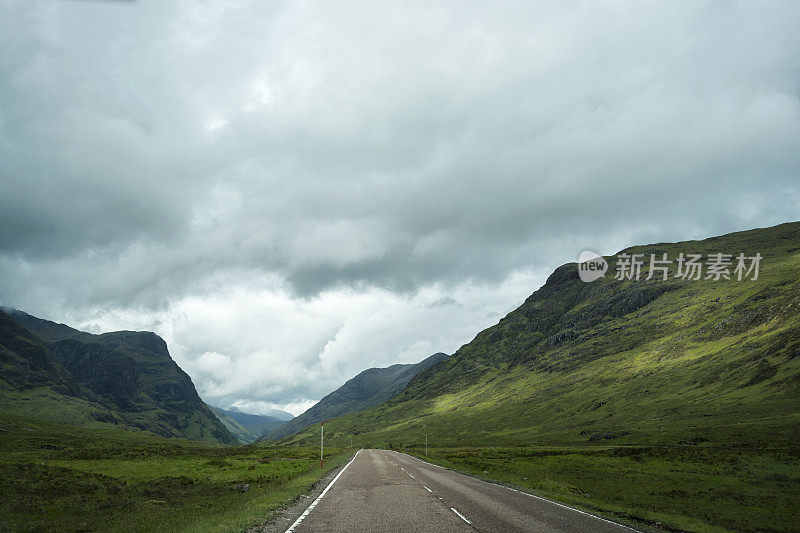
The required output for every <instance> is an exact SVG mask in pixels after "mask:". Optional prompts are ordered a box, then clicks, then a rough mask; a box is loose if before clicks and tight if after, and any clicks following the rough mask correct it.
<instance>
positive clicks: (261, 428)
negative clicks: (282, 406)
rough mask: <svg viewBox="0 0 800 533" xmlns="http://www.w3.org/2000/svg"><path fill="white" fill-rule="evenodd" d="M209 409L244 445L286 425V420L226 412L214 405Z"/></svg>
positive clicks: (232, 411) (235, 411)
mask: <svg viewBox="0 0 800 533" xmlns="http://www.w3.org/2000/svg"><path fill="white" fill-rule="evenodd" d="M208 408H209V409H211V412H212V413H214V414H215V415H217V418H219V420H220V422H222V423H223V424H224V425H225V427H226V428H228V431H230V432H231V433H232V434H233V436H234V437H236V438H237V439H238V440H239V442H241V443H242V444H248V443H251V442H253V441H256V440H258V438H259V437H260V436H261V435H262V434H264V433H265V432H268V431H272V430H274V429H276V428H279V427H280V426H282V425H283V424H285V423H286V420H280V419H278V418H275V417H274V416H266V415H254V414H250V413H243V412H241V411H238V410H235V409H230V410H225V409H221V408H219V407H214V406H213V405H209V406H208ZM287 414H288V413H287Z"/></svg>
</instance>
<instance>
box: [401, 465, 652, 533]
mask: <svg viewBox="0 0 800 533" xmlns="http://www.w3.org/2000/svg"><path fill="white" fill-rule="evenodd" d="M398 453H400V452H398ZM402 455H406V454H402ZM406 457H410V458H412V459H416V460H417V461H419V462H420V463H425V464H426V465H431V466H435V467H436V468H441V469H443V470H450V471H452V472H456V471H455V470H452V469H450V468H445V467H443V466H439V465H435V464H433V463H429V462H428V461H423V460H422V459H420V458H419V457H414V456H413V455H406ZM456 473H457V474H461V472H456ZM461 475H462V476H467V477H473V476H469V475H468V474H461ZM475 479H478V478H475ZM479 481H484V480H482V479H481V480H479ZM486 483H489V484H490V485H494V486H495V487H500V488H503V489H507V490H511V491H514V492H518V493H520V494H524V495H525V496H530V497H531V498H536V499H537V500H542V501H543V502H548V503H552V504H553V505H557V506H559V507H563V508H564V509H569V510H570V511H575V512H576V513H580V514H582V515H586V516H591V517H592V518H596V519H598V520H602V521H603V522H608V523H609V524H614V525H615V526H619V527H624V528H625V529H630V530H631V531H636V532H637V533H639V530H638V529H634V528H632V527H630V526H626V525H625V524H620V523H619V522H614V521H613V520H609V519H607V518H603V517H600V516H597V515H593V514H592V513H587V512H586V511H581V510H580V509H575V508H574V507H570V506H569V505H564V504H563V503H558V502H555V501H553V500H549V499H547V498H543V497H541V496H536V495H535V494H531V493H529V492H525V491H522V490H517V489H512V488H511V487H506V486H505V485H500V484H499V483H493V482H491V481H486ZM439 499H440V500H441V498H439ZM453 511H455V509H453ZM456 512H458V511H456ZM459 516H460V515H459Z"/></svg>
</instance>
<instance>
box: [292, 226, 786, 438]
mask: <svg viewBox="0 0 800 533" xmlns="http://www.w3.org/2000/svg"><path fill="white" fill-rule="evenodd" d="M623 252H625V253H627V254H634V253H635V254H638V253H642V254H645V256H644V257H646V258H647V260H649V257H650V254H655V256H656V257H657V258H662V254H664V253H667V254H668V258H672V259H675V258H677V257H678V256H679V254H680V253H684V254H692V253H696V254H701V255H702V256H703V258H704V259H705V258H707V257H708V255H709V254H716V253H724V254H733V255H734V256H735V255H737V254H739V253H740V252H744V253H745V255H746V256H754V255H755V254H756V253H760V254H761V255H762V256H763V259H762V262H761V265H760V274H759V276H758V279H755V280H753V279H749V278H748V279H745V280H742V281H737V280H736V279H731V280H724V279H721V280H718V281H715V280H714V279H701V280H687V279H682V278H675V277H674V276H675V273H676V268H677V265H675V264H673V265H672V270H671V272H670V277H669V279H668V280H666V281H664V280H662V279H660V278H659V277H654V279H651V280H649V281H648V280H646V279H645V278H646V277H647V273H648V267H647V266H646V267H645V269H644V270H643V275H642V278H641V279H640V280H639V281H635V280H616V279H614V276H613V274H614V272H615V270H616V268H617V266H618V260H617V259H618V258H617V256H614V257H608V258H606V259H607V260H608V262H609V274H607V275H606V276H605V278H603V279H600V280H597V281H594V282H592V283H585V282H583V281H581V280H580V279H579V276H578V270H577V265H576V264H574V263H572V264H567V265H564V266H561V267H559V268H558V269H556V270H555V271H554V272H553V274H552V275H551V276H550V277H549V278H548V280H547V282H546V283H545V284H544V286H542V287H541V288H540V289H539V290H537V291H536V292H535V293H533V294H532V295H531V296H530V297H529V298H528V299H527V300H525V302H524V303H523V304H522V305H521V306H520V307H519V308H518V309H516V310H514V311H512V312H511V313H509V314H508V315H507V316H506V317H505V318H503V319H502V320H501V321H500V322H499V323H498V324H497V325H495V326H493V327H490V328H488V329H486V330H485V331H482V332H481V333H479V334H478V335H477V336H476V337H475V339H474V340H472V341H471V342H470V343H468V344H467V345H465V346H463V347H462V348H461V349H459V350H458V351H457V352H456V353H455V354H454V355H453V356H452V357H450V358H449V359H448V360H446V361H444V362H442V363H441V364H438V365H436V366H434V367H432V368H429V369H428V370H426V371H423V372H421V373H420V374H419V375H417V376H416V378H415V379H414V380H412V381H411V382H410V383H409V384H408V386H407V387H406V389H405V390H404V391H403V392H402V393H400V394H398V395H397V396H395V397H394V398H393V399H391V400H390V401H389V402H387V403H385V404H383V405H380V406H378V407H375V408H372V409H368V410H366V411H362V412H360V413H357V414H352V415H348V416H345V417H342V418H340V419H336V420H334V421H332V422H331V424H330V429H329V430H328V431H327V432H326V435H328V437H329V438H332V439H334V441H335V439H336V438H337V437H338V438H341V439H344V438H345V436H347V435H360V440H359V443H360V444H363V445H383V446H386V445H387V444H388V443H395V444H397V443H404V444H405V445H408V444H420V443H421V442H422V440H423V439H424V434H429V435H430V440H431V442H435V443H436V444H438V445H465V444H476V445H487V444H497V445H508V444H511V445H516V444H561V443H587V442H612V441H613V442H614V443H665V444H669V443H676V442H700V441H704V440H710V441H717V442H737V443H750V444H764V443H769V444H776V443H786V442H791V441H792V440H793V439H794V438H795V437H796V435H797V433H798V431H800V357H798V355H800V223H790V224H783V225H780V226H776V227H773V228H768V229H758V230H752V231H745V232H739V233H733V234H729V235H724V236H721V237H715V238H711V239H707V240H703V241H689V242H681V243H676V244H666V243H660V244H653V245H649V246H637V247H633V248H630V249H627V250H624V251H623ZM751 277H752V276H751ZM326 429H328V428H326ZM313 438H315V436H314V435H313V432H307V433H305V434H301V435H298V436H296V437H295V438H293V439H287V441H292V442H299V441H303V440H304V439H305V440H312V439H313Z"/></svg>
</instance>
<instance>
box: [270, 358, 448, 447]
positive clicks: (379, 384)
mask: <svg viewBox="0 0 800 533" xmlns="http://www.w3.org/2000/svg"><path fill="white" fill-rule="evenodd" d="M447 357H448V355H447V354H444V353H435V354H433V355H431V356H430V357H428V358H427V359H425V360H423V361H420V362H419V363H415V364H405V365H392V366H390V367H386V368H370V369H368V370H364V371H363V372H361V373H360V374H358V375H357V376H356V377H354V378H352V379H351V380H349V381H348V382H347V383H345V384H344V385H342V386H341V387H339V388H338V389H336V390H335V391H333V392H332V393H330V394H328V395H327V396H325V397H324V398H323V399H321V400H320V401H318V402H317V403H316V404H314V405H313V406H312V407H311V408H309V409H308V410H307V411H306V412H304V413H303V414H301V415H300V416H298V417H296V418H294V419H292V420H291V421H289V422H287V423H285V424H284V425H282V426H281V427H279V428H278V429H276V430H274V431H271V432H267V433H265V434H264V437H265V438H269V439H278V438H282V437H285V436H287V435H291V434H293V433H297V432H298V431H301V430H302V429H303V428H305V427H306V426H308V425H310V424H314V423H317V422H321V421H322V420H324V419H327V418H333V417H336V416H342V415H344V414H347V413H352V412H355V411H360V410H362V409H366V408H368V407H373V406H375V405H379V404H381V403H383V402H385V401H387V400H389V399H390V398H392V397H394V396H396V395H397V394H399V393H400V392H402V391H403V389H404V388H405V387H406V385H407V384H408V382H409V381H411V380H412V379H413V378H414V376H416V375H417V374H419V373H420V372H422V371H423V370H425V369H426V368H428V367H430V366H432V365H434V364H436V363H438V362H440V361H444V360H445V359H447Z"/></svg>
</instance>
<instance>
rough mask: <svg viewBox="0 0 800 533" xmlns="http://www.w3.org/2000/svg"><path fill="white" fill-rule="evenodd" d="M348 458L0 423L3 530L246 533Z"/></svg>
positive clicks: (339, 452)
mask: <svg viewBox="0 0 800 533" xmlns="http://www.w3.org/2000/svg"><path fill="white" fill-rule="evenodd" d="M349 457H350V452H349V451H348V450H346V449H343V448H330V449H328V450H326V459H325V464H324V468H320V466H319V448H316V447H306V448H304V447H271V446H256V445H251V446H221V445H210V444H209V445H206V444H197V443H190V442H188V441H183V440H178V439H164V438H159V437H155V436H150V435H148V434H146V433H141V432H139V433H133V432H129V431H123V430H97V429H81V428H73V427H67V426H62V425H59V424H52V423H48V422H42V421H36V420H34V419H30V418H21V417H15V416H12V415H0V531H204V532H205V531H242V530H243V529H244V528H246V527H248V526H251V525H255V524H258V523H262V522H264V521H266V520H267V519H268V518H269V516H270V512H271V511H272V510H275V509H276V508H278V507H280V506H282V505H284V504H286V503H289V502H291V501H292V500H293V499H294V498H296V497H297V496H298V495H300V494H302V493H303V492H306V491H308V490H309V489H310V487H311V486H312V485H313V484H314V483H315V482H316V481H317V480H319V479H320V478H321V477H322V476H324V474H325V473H327V472H328V471H330V470H331V469H332V468H335V467H336V466H339V465H342V464H344V463H345V462H346V461H347V459H348V458H349Z"/></svg>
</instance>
